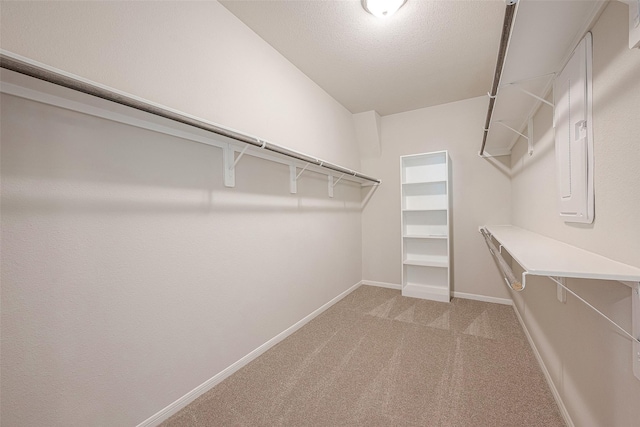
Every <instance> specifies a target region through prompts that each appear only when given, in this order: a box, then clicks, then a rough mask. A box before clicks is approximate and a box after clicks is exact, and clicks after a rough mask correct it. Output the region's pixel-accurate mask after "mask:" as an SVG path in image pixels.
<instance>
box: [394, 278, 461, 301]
mask: <svg viewBox="0 0 640 427" xmlns="http://www.w3.org/2000/svg"><path fill="white" fill-rule="evenodd" d="M402 295H403V296H405V297H412V298H423V299H430V300H434V301H440V302H449V301H450V300H451V296H450V295H449V288H448V286H446V285H443V286H437V285H428V284H420V283H412V282H409V283H406V284H403V285H402Z"/></svg>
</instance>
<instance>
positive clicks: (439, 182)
mask: <svg viewBox="0 0 640 427" xmlns="http://www.w3.org/2000/svg"><path fill="white" fill-rule="evenodd" d="M446 182H447V180H446V179H433V180H429V181H412V182H403V183H402V185H407V186H408V185H420V184H441V183H446Z"/></svg>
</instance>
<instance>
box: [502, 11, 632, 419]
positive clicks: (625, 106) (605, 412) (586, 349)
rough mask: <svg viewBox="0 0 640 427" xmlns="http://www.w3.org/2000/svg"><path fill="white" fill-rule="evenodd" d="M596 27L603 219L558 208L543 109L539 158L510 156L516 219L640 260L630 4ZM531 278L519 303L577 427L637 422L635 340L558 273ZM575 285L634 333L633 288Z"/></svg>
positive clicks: (598, 187) (598, 201)
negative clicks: (582, 220) (565, 290)
mask: <svg viewBox="0 0 640 427" xmlns="http://www.w3.org/2000/svg"><path fill="white" fill-rule="evenodd" d="M592 33H593V42H594V48H593V90H594V101H593V114H594V117H593V120H594V123H593V126H594V148H595V193H596V196H595V221H594V222H593V224H590V225H585V224H569V223H564V222H563V221H562V220H561V219H560V218H559V217H558V215H557V205H556V182H555V152H554V134H553V128H552V113H551V109H549V108H547V107H545V106H543V107H542V108H541V109H540V110H539V111H538V113H537V115H536V116H535V118H534V136H535V145H534V155H533V156H532V157H529V156H528V155H527V154H526V152H525V150H526V148H525V147H526V144H524V143H519V144H517V145H516V149H515V150H514V153H513V155H512V166H513V171H514V176H513V186H512V198H513V214H512V216H513V223H514V225H517V226H520V227H523V228H526V229H529V230H532V231H535V232H537V233H540V234H543V235H546V236H549V237H552V238H554V239H557V240H561V241H564V242H567V243H570V244H572V245H575V246H578V247H581V248H584V249H587V250H589V251H592V252H596V253H598V254H601V255H604V256H606V257H608V258H611V259H614V260H616V261H620V262H623V263H627V264H630V265H634V266H636V267H640V221H639V220H638V212H640V187H639V186H638V183H640V168H639V167H638V165H640V140H639V139H638V135H640V121H639V120H638V117H639V113H638V112H639V111H640V78H639V76H640V51H638V50H633V51H631V50H629V49H628V47H627V37H628V36H627V34H628V7H627V6H626V5H625V4H622V3H620V2H611V3H609V5H608V6H607V8H606V9H605V11H604V13H603V14H602V16H601V17H600V19H599V20H598V22H597V23H596V25H595V26H594V28H593V31H592ZM530 279H531V280H530ZM530 279H527V288H526V290H525V291H524V292H522V293H519V294H514V296H513V297H514V301H515V303H516V306H517V307H518V310H519V311H520V313H521V314H522V315H523V317H524V320H525V324H526V325H527V329H528V330H529V332H530V333H531V334H532V336H533V339H534V341H535V343H536V347H537V348H538V350H539V351H540V353H541V355H542V357H543V359H544V361H545V365H546V366H547V368H548V369H549V372H550V375H551V377H552V379H553V382H554V385H555V387H556V388H557V389H558V392H559V393H560V396H561V398H562V400H563V402H564V404H565V406H566V407H567V410H568V412H569V414H570V416H571V418H572V420H573V422H574V423H575V425H576V426H596V425H602V426H605V425H607V426H631V425H637V423H638V420H640V407H639V406H638V404H637V403H638V402H639V401H640V381H639V380H637V379H636V378H635V377H634V376H633V372H632V365H631V360H632V352H631V342H630V340H629V339H627V338H626V337H624V336H622V335H621V334H619V333H618V332H616V330H615V329H614V328H613V327H612V326H610V325H609V324H608V323H607V322H606V321H605V320H604V319H602V318H601V317H599V316H598V315H597V314H595V312H593V311H592V310H590V309H589V308H587V307H586V306H584V305H583V304H582V303H581V302H579V301H577V300H576V299H575V298H574V297H572V296H571V295H568V297H567V302H566V304H561V303H560V302H558V301H557V300H556V297H555V296H556V286H555V284H554V283H553V282H551V281H550V280H548V279H546V278H530ZM568 284H569V286H570V287H571V288H572V289H573V290H575V291H576V292H577V293H578V294H580V295H581V296H583V297H584V298H586V299H587V300H588V301H590V302H591V303H592V304H594V305H595V306H596V307H598V308H599V309H600V310H602V311H603V312H605V313H606V314H607V315H609V316H610V317H612V318H613V319H614V320H616V321H617V322H618V323H619V324H620V325H622V326H624V327H625V328H626V329H627V330H631V300H630V297H631V290H630V288H629V287H627V286H625V285H623V284H620V283H617V282H607V281H597V280H569V281H568Z"/></svg>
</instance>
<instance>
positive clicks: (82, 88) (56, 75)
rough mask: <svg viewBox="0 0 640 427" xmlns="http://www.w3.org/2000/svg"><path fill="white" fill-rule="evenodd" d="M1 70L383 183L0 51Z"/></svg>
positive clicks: (315, 164) (373, 181)
mask: <svg viewBox="0 0 640 427" xmlns="http://www.w3.org/2000/svg"><path fill="white" fill-rule="evenodd" d="M0 68H4V69H7V70H10V71H15V72H17V73H20V74H24V75H27V76H30V77H33V78H36V79H39V80H44V81H46V82H49V83H53V84H56V85H58V86H63V87H66V88H68V89H72V90H75V91H78V92H82V93H86V94H88V95H92V96H95V97H98V98H102V99H105V100H107V101H111V102H115V103H117V104H121V105H124V106H126V107H130V108H134V109H136V110H140V111H144V112H146V113H150V114H153V115H156V116H159V117H162V118H165V119H169V120H172V121H174V122H178V123H182V124H186V125H188V126H192V127H194V128H197V129H202V130H205V131H207V132H211V133H214V134H216V135H221V136H224V137H227V138H230V139H233V140H235V141H239V142H242V143H244V144H248V145H251V146H253V147H255V148H260V149H264V150H267V151H271V152H273V153H277V154H280V155H282V156H286V157H290V158H292V159H295V160H299V161H301V162H305V163H309V164H311V165H314V166H318V167H322V168H324V169H329V170H332V171H335V172H339V173H343V174H345V175H349V176H352V177H355V178H359V179H362V180H365V181H370V182H372V183H374V185H376V184H380V182H381V181H380V180H379V179H376V178H372V177H370V176H367V175H364V174H361V173H359V172H356V171H353V170H351V169H347V168H344V167H342V166H339V165H336V164H333V163H329V162H326V161H324V160H320V159H317V158H315V157H311V156H308V155H306V154H303V153H300V152H297V151H294V150H291V149H288V148H285V147H282V146H280V145H277V144H273V143H271V142H267V141H264V140H261V139H259V138H256V137H253V136H250V135H246V134H243V133H241V132H238V131H235V130H231V129H227V128H224V127H222V126H219V125H216V124H214V123H210V122H207V121H204V120H201V119H198V118H196V117H193V116H189V115H186V114H184V113H181V112H178V111H175V110H171V109H168V108H166V107H163V106H160V105H157V104H152V103H150V102H147V101H144V100H142V99H139V98H135V97H132V96H129V95H127V94H124V93H121V92H117V91H115V90H113V89H110V88H107V87H105V86H102V85H98V84H95V83H93V82H90V81H88V80H84V79H81V78H78V77H75V78H74V77H73V76H71V75H66V74H64V73H63V72H59V70H54V69H51V68H50V67H47V66H44V65H43V64H38V63H35V62H34V61H30V60H28V59H27V58H22V57H19V56H18V55H15V54H12V53H10V52H7V51H4V50H2V51H0Z"/></svg>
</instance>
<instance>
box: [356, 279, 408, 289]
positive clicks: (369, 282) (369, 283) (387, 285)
mask: <svg viewBox="0 0 640 427" xmlns="http://www.w3.org/2000/svg"><path fill="white" fill-rule="evenodd" d="M360 283H361V284H363V285H367V286H377V287H379V288H389V289H398V290H400V289H402V285H399V284H397V283H386V282H376V281H374V280H362V281H361V282H360Z"/></svg>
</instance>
